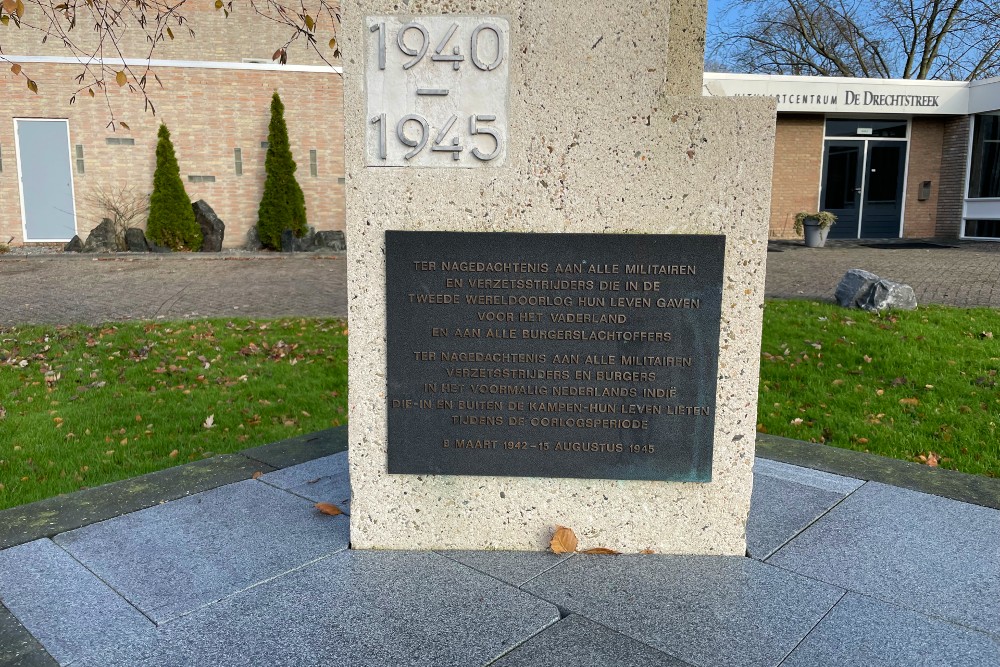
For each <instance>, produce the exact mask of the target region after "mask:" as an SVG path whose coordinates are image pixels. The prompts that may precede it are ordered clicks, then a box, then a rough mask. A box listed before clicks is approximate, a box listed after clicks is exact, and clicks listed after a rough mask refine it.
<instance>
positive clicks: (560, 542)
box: [549, 526, 578, 554]
mask: <svg viewBox="0 0 1000 667" xmlns="http://www.w3.org/2000/svg"><path fill="white" fill-rule="evenodd" d="M577 544H578V541H577V539H576V533H574V532H573V531H572V529H570V528H567V527H566V526H556V532H555V533H553V535H552V541H551V542H549V548H550V549H552V553H554V554H571V553H573V552H574V551H576V545H577Z"/></svg>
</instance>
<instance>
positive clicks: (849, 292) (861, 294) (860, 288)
mask: <svg viewBox="0 0 1000 667" xmlns="http://www.w3.org/2000/svg"><path fill="white" fill-rule="evenodd" d="M878 281H879V277H878V276H876V275H875V274H874V273H871V272H869V271H865V270H864V269H851V270H850V271H848V272H847V273H845V274H844V277H843V278H841V279H840V284H839V285H837V292H836V294H835V295H834V296H835V297H836V299H837V303H838V304H840V305H841V306H842V307H844V308H859V307H860V306H861V303H862V301H864V299H865V297H867V296H868V292H869V291H870V290H871V287H872V285H874V284H875V283H877V282H878Z"/></svg>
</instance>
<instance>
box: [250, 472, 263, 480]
mask: <svg viewBox="0 0 1000 667" xmlns="http://www.w3.org/2000/svg"><path fill="white" fill-rule="evenodd" d="M263 475H264V473H262V472H261V471H260V470H258V471H257V472H255V473H254V474H253V475H251V477H252V478H253V479H260V478H261V477H262V476H263Z"/></svg>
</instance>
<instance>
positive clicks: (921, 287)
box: [766, 241, 1000, 308]
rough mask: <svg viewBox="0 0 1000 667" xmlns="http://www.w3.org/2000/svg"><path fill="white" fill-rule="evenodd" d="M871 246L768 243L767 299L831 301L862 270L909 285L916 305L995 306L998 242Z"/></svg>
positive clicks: (999, 294)
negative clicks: (845, 281) (844, 279)
mask: <svg viewBox="0 0 1000 667" xmlns="http://www.w3.org/2000/svg"><path fill="white" fill-rule="evenodd" d="M908 242H909V241H902V242H897V243H887V244H886V245H887V246H890V247H888V248H871V247H866V246H865V245H862V244H861V243H859V242H832V241H831V242H828V243H827V247H825V248H806V247H805V246H804V245H802V243H801V242H798V243H790V242H771V243H770V244H769V247H768V253H767V287H766V294H767V296H769V297H780V298H790V299H795V298H799V299H802V298H807V299H825V300H830V301H832V300H833V293H834V291H835V290H836V288H837V283H838V282H840V279H841V278H842V277H843V275H844V273H846V272H847V270H848V269H865V270H866V271H871V272H872V273H874V274H876V275H878V276H879V277H881V278H887V279H889V280H894V281H896V282H901V283H906V284H908V285H910V286H911V287H913V291H914V293H915V294H916V296H917V303H919V304H921V305H924V304H929V303H936V304H943V305H949V306H963V307H972V306H989V307H993V308H1000V243H987V242H979V243H973V242H965V241H952V242H946V241H942V242H941V244H942V245H945V244H946V245H951V246H954V247H934V248H906V247H899V243H904V244H905V243H908Z"/></svg>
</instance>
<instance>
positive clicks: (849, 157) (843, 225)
mask: <svg viewBox="0 0 1000 667" xmlns="http://www.w3.org/2000/svg"><path fill="white" fill-rule="evenodd" d="M864 160H865V142H863V141H827V142H826V150H825V151H824V155H823V193H822V196H821V197H820V202H821V206H820V208H821V209H822V210H824V211H829V212H830V213H833V214H834V215H835V216H837V224H835V225H834V226H833V227H831V228H830V235H829V238H831V239H854V238H857V237H858V222H859V221H860V220H861V168H860V167H861V165H863V164H864Z"/></svg>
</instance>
